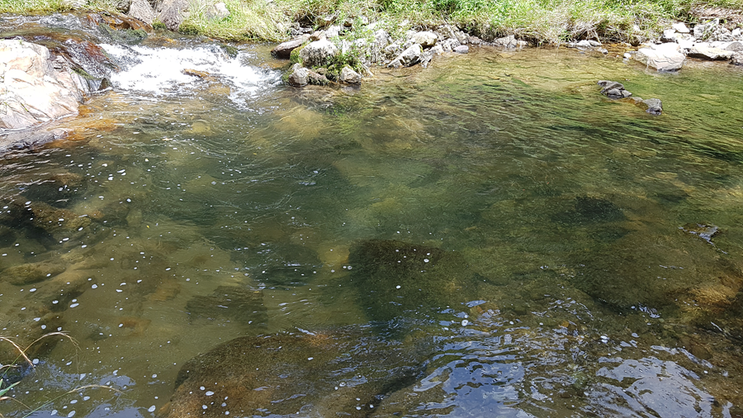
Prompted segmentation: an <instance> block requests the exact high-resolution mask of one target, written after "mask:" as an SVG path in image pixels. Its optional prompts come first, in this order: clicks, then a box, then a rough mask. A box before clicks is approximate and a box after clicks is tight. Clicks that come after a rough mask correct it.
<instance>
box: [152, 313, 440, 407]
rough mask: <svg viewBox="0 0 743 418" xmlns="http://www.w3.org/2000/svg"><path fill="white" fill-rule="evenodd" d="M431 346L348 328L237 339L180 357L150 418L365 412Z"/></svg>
mask: <svg viewBox="0 0 743 418" xmlns="http://www.w3.org/2000/svg"><path fill="white" fill-rule="evenodd" d="M431 351H432V350H428V351H426V350H423V349H421V345H416V343H411V344H407V345H403V344H388V343H386V342H385V341H383V340H381V339H380V338H379V337H378V336H375V335H374V334H372V333H369V332H368V329H365V330H359V329H355V328H354V329H352V328H348V329H335V330H327V331H320V332H309V331H304V332H296V333H279V334H273V335H260V336H246V337H240V338H236V339H234V340H231V341H228V342H226V343H224V344H221V345H219V346H217V347H215V348H214V349H212V350H210V351H208V352H206V353H204V354H201V355H199V356H197V357H195V358H193V359H191V360H189V361H188V362H186V363H185V364H184V365H183V368H182V369H181V370H180V372H179V373H178V376H177V378H176V390H175V393H174V394H173V396H172V397H171V399H170V402H169V403H168V404H166V405H165V406H164V407H163V408H162V409H161V410H160V411H159V412H158V417H160V418H175V417H185V416H200V417H204V418H212V417H214V418H216V417H225V416H253V415H254V414H255V413H256V411H260V415H265V416H268V415H270V416H289V415H294V414H296V413H298V411H302V415H306V416H326V417H327V416H336V415H343V416H357V417H361V416H367V415H368V414H369V413H371V412H372V411H374V409H373V408H374V407H375V406H376V405H377V404H378V402H379V401H380V400H381V398H383V397H384V396H385V395H386V394H388V393H390V392H393V391H395V390H398V389H400V388H402V387H407V386H409V385H412V384H413V383H415V381H416V380H417V379H418V378H419V377H420V375H421V373H422V371H423V370H422V366H421V365H422V364H424V363H425V357H427V355H429V354H430V352H431ZM359 376H363V379H359V378H358V377H359ZM344 382H354V383H353V384H348V385H346V384H344ZM297 394H301V396H296V395H297ZM372 405H373V406H372Z"/></svg>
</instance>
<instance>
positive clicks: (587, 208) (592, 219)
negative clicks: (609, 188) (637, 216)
mask: <svg viewBox="0 0 743 418" xmlns="http://www.w3.org/2000/svg"><path fill="white" fill-rule="evenodd" d="M574 205H575V209H574V210H572V211H568V212H563V213H559V214H557V215H555V216H553V220H554V221H555V222H559V223H568V224H570V223H577V224H590V223H597V222H616V221H622V220H624V213H623V212H622V210H621V209H620V208H619V207H617V206H616V205H615V204H614V203H612V202H610V201H609V200H606V199H602V198H597V197H590V196H578V197H576V198H575V201H574Z"/></svg>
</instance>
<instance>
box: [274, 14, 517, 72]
mask: <svg viewBox="0 0 743 418" xmlns="http://www.w3.org/2000/svg"><path fill="white" fill-rule="evenodd" d="M319 22H320V23H321V24H322V23H325V25H326V26H325V29H324V30H320V31H314V32H313V31H312V29H311V28H306V27H301V26H299V25H296V26H295V27H294V28H293V29H292V35H293V39H292V40H290V41H287V42H284V43H282V44H280V45H278V46H277V47H276V48H274V49H273V50H272V51H271V53H272V54H273V56H274V57H276V58H283V59H290V58H291V57H292V53H293V51H295V50H299V53H298V54H297V53H296V52H294V54H295V55H296V56H297V58H298V59H299V61H300V63H297V64H295V65H294V66H293V67H292V68H291V70H290V72H289V76H288V78H287V80H288V82H289V83H290V84H292V85H295V86H305V85H307V84H319V85H325V84H328V82H330V81H331V80H328V75H329V74H330V73H329V72H328V70H327V68H326V66H327V65H328V64H329V63H331V62H332V60H333V58H334V57H336V56H337V55H339V54H347V53H349V52H350V51H354V53H355V54H357V55H358V59H359V60H360V63H361V66H362V67H363V69H364V70H365V71H366V72H368V68H369V67H370V66H372V65H380V66H387V67H391V68H402V67H410V66H413V65H416V64H420V65H421V66H422V67H424V68H425V67H427V66H428V64H429V63H430V62H431V60H432V59H433V58H434V57H435V56H437V55H441V54H445V53H459V54H466V53H468V52H469V46H470V45H473V46H481V45H482V46H484V45H490V46H500V47H504V48H522V47H525V46H527V45H528V43H527V42H525V41H520V40H517V39H516V38H515V37H514V36H506V37H503V38H499V39H495V40H494V41H493V42H486V41H483V40H482V39H480V38H478V37H476V36H472V35H468V34H467V33H465V32H462V31H461V30H459V29H458V28H457V27H455V26H452V25H441V26H438V27H436V28H434V29H433V30H425V31H415V30H408V31H405V32H404V33H403V35H402V36H401V37H398V38H395V37H393V36H392V35H391V34H390V33H389V32H388V31H387V30H385V29H384V28H382V27H381V26H382V23H381V22H375V23H371V24H369V23H368V20H367V19H364V18H359V19H356V20H353V19H347V20H345V21H344V22H341V23H337V22H335V17H334V16H331V17H325V18H322V19H320V20H319ZM405 24H406V23H405V22H404V23H403V25H405ZM355 25H360V27H354V26H355ZM352 29H353V31H351V30H352ZM401 32H402V31H401ZM352 33H367V34H368V36H366V37H359V38H354V37H353V35H352ZM362 72H364V71H362ZM361 78H362V77H361V75H360V74H359V73H357V72H356V71H354V70H353V69H352V68H350V67H344V68H343V69H341V70H340V75H339V76H337V80H333V81H339V82H341V83H345V84H359V83H360V82H361Z"/></svg>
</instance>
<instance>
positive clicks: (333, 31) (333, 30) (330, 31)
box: [325, 25, 341, 38]
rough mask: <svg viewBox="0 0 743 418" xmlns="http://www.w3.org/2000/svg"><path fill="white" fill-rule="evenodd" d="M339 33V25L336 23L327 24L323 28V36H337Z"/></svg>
mask: <svg viewBox="0 0 743 418" xmlns="http://www.w3.org/2000/svg"><path fill="white" fill-rule="evenodd" d="M340 34H341V27H340V26H338V25H332V26H328V28H327V29H325V36H326V37H328V38H337V37H338V36H340Z"/></svg>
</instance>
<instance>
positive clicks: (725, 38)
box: [0, 0, 743, 150]
mask: <svg viewBox="0 0 743 418" xmlns="http://www.w3.org/2000/svg"><path fill="white" fill-rule="evenodd" d="M118 7H119V10H121V11H125V12H126V14H116V13H93V12H77V13H70V14H57V15H52V16H49V17H46V18H42V19H37V21H35V22H33V23H29V22H25V21H23V20H22V19H20V20H18V19H16V20H18V24H17V27H14V26H13V22H14V18H12V17H10V18H6V19H5V22H4V25H3V26H5V29H6V30H5V31H4V32H5V33H4V36H3V38H5V39H4V40H2V44H1V45H2V46H1V47H0V48H1V50H0V54H2V60H1V61H2V63H3V64H2V65H1V66H0V80H2V85H0V95H1V96H2V102H3V107H2V109H0V136H1V137H2V140H0V147H2V149H5V150H7V149H9V148H11V147H27V146H32V145H35V144H40V143H44V142H48V141H50V140H54V139H58V138H60V137H62V136H64V133H60V132H56V131H53V130H51V131H49V130H47V131H44V132H43V133H37V134H35V135H32V136H29V135H26V134H21V135H20V136H19V135H18V133H17V132H16V131H17V130H19V129H29V128H32V127H39V126H42V125H48V122H51V121H54V120H57V119H59V118H63V117H69V116H74V115H76V114H77V112H78V106H79V104H80V103H82V102H83V101H84V99H85V97H86V96H89V95H90V94H94V93H95V92H97V91H100V90H102V89H105V88H107V87H109V83H108V81H107V79H108V77H109V76H110V74H111V72H112V71H116V63H113V62H111V61H110V59H109V58H108V57H107V56H106V54H105V53H104V52H103V51H102V50H101V48H100V47H99V46H98V44H99V43H101V42H106V43H123V44H130V45H131V44H136V43H139V42H141V41H142V40H143V39H145V38H146V37H147V36H148V34H152V33H153V31H154V30H155V29H153V26H152V24H155V26H156V27H157V26H158V25H161V24H165V26H166V27H167V28H169V29H178V28H179V27H180V25H181V23H182V20H183V17H184V16H187V12H186V9H184V7H185V6H184V5H183V4H181V3H179V2H178V1H176V0H166V1H160V2H155V3H150V2H148V1H146V0H135V1H133V2H128V1H127V0H123V1H122V2H121V4H120V5H119V6H118ZM207 9H208V10H209V11H210V12H209V13H212V12H213V16H214V18H215V19H226V18H227V17H228V16H229V10H226V9H225V8H224V4H223V3H215V4H211V3H210V4H209V7H208V8H207ZM60 22H61V23H60ZM740 25H741V23H740V22H739V21H738V20H735V19H728V20H725V19H720V18H716V19H712V20H709V21H705V22H704V23H696V24H688V25H687V24H686V23H684V22H676V23H674V24H672V26H671V27H669V28H668V29H667V30H665V31H664V32H663V34H662V36H661V37H659V38H658V39H656V40H654V41H651V42H647V43H644V44H638V45H634V46H633V45H630V44H627V43H625V44H615V45H612V47H611V49H612V53H611V54H616V55H618V56H622V55H623V57H624V58H625V59H630V60H636V61H638V62H640V63H642V64H644V65H646V66H647V67H648V68H652V69H656V70H658V71H678V70H680V69H681V68H682V66H683V65H684V62H686V60H687V59H694V60H710V61H719V62H724V63H730V64H735V65H741V64H742V63H743V31H742V29H741V27H740ZM9 28H10V30H7V29H9ZM60 28H62V29H64V28H67V29H68V30H67V31H64V30H60ZM72 28H75V29H72ZM464 29H465V28H460V27H458V26H456V25H454V24H441V25H433V26H431V25H427V24H422V23H414V22H410V21H403V22H389V21H384V20H378V21H374V22H372V21H370V19H369V18H367V17H366V16H355V17H346V18H341V17H339V16H338V15H336V14H330V15H325V16H321V17H317V18H316V19H314V21H304V23H299V22H296V23H295V24H294V26H293V27H292V28H291V29H290V30H289V32H290V33H291V35H292V39H291V40H289V41H286V42H284V43H281V44H279V45H278V46H276V47H275V48H274V49H273V50H272V54H273V55H274V57H276V58H279V59H286V60H288V61H289V63H288V64H287V67H286V70H285V71H286V73H285V78H284V80H285V82H287V83H288V84H290V85H292V86H296V87H303V86H306V85H322V86H327V85H332V84H336V83H337V84H341V85H344V84H345V85H352V86H358V85H359V84H361V83H362V81H363V80H364V79H365V78H369V77H373V75H374V72H375V71H377V69H378V68H384V67H386V68H394V69H399V68H403V67H412V66H416V65H417V66H420V68H421V69H424V68H426V67H427V66H429V65H430V64H431V62H435V60H436V57H439V56H442V55H445V54H466V53H468V52H469V51H470V48H478V47H486V46H487V47H496V48H502V49H519V48H525V47H529V46H533V45H532V44H530V43H529V42H528V41H527V40H524V39H519V38H517V37H516V36H515V35H508V36H502V37H498V38H487V39H483V38H480V37H478V36H475V35H473V34H471V33H468V32H467V31H466V30H464ZM165 33H166V36H167V32H165ZM557 46H558V47H568V48H576V49H579V50H584V51H587V52H588V51H591V52H595V53H603V54H607V55H608V54H609V51H608V49H606V48H605V46H604V45H603V44H602V42H601V41H600V40H598V39H584V40H580V41H578V42H567V43H564V44H560V45H557Z"/></svg>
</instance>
